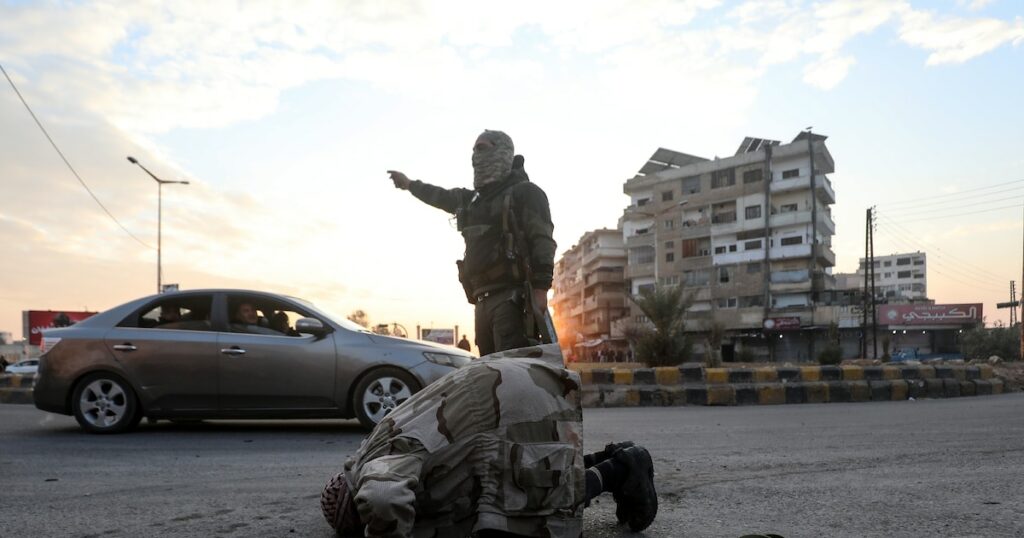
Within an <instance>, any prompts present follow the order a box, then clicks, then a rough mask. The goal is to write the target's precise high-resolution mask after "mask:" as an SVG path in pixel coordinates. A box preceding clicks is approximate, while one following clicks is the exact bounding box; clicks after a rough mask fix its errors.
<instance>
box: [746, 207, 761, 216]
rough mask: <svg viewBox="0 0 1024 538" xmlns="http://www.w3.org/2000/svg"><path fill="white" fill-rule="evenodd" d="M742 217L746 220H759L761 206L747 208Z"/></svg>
mask: <svg viewBox="0 0 1024 538" xmlns="http://www.w3.org/2000/svg"><path fill="white" fill-rule="evenodd" d="M744 216H745V217H746V218H747V219H759V218H761V206H760V205H751V206H747V209H746V211H745V212H744Z"/></svg>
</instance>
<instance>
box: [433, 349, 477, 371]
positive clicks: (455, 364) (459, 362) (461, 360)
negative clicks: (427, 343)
mask: <svg viewBox="0 0 1024 538" xmlns="http://www.w3.org/2000/svg"><path fill="white" fill-rule="evenodd" d="M423 356H424V357H426V358H427V360H428V361H430V362H432V363H434V364H440V365H441V366H451V367H452V368H461V367H463V366H465V365H467V364H469V361H470V359H469V357H463V356H461V355H449V354H447V353H433V352H430V351H424V352H423Z"/></svg>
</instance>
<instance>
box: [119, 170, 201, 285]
mask: <svg viewBox="0 0 1024 538" xmlns="http://www.w3.org/2000/svg"><path fill="white" fill-rule="evenodd" d="M128 162H130V163H132V164H134V165H136V166H138V167H139V168H141V169H142V170H143V171H145V172H146V173H147V174H149V177H151V178H153V180H154V181H156V292H157V293H163V291H164V290H163V245H162V243H163V220H164V219H163V213H164V185H168V184H172V185H188V181H172V180H169V179H160V178H158V177H156V175H154V174H153V172H150V171H149V170H148V169H147V168H146V167H145V166H142V164H141V163H140V162H139V161H138V159H136V158H135V157H132V156H130V155H129V156H128Z"/></svg>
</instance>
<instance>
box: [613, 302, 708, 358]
mask: <svg viewBox="0 0 1024 538" xmlns="http://www.w3.org/2000/svg"><path fill="white" fill-rule="evenodd" d="M629 298H630V300H632V301H633V303H634V304H636V306H637V308H639V309H640V311H641V312H643V313H644V315H645V316H647V319H649V320H650V322H651V325H652V326H653V327H635V328H634V330H633V331H630V335H629V337H630V340H631V341H632V343H633V346H634V349H635V351H636V358H637V360H639V361H640V362H644V363H646V364H647V365H648V366H673V365H676V364H679V363H681V362H683V361H685V360H686V359H688V358H689V354H690V342H689V339H688V338H687V337H686V333H685V332H684V330H685V328H686V319H685V318H686V309H687V308H689V307H690V305H691V304H693V294H689V293H686V292H685V290H684V289H683V287H682V286H654V287H650V288H643V289H641V290H640V294H639V295H631V296H630V297H629Z"/></svg>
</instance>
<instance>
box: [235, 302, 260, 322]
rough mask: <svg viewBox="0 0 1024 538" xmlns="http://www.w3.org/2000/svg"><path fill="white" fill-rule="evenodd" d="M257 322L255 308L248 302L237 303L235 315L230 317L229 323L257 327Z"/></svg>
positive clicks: (257, 315) (258, 319)
mask: <svg viewBox="0 0 1024 538" xmlns="http://www.w3.org/2000/svg"><path fill="white" fill-rule="evenodd" d="M259 321H260V317H259V313H257V312H256V307H255V306H253V305H252V303H250V302H248V301H244V302H241V303H238V306H237V307H235V314H234V315H233V316H232V317H231V323H237V324H239V325H257V324H259Z"/></svg>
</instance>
